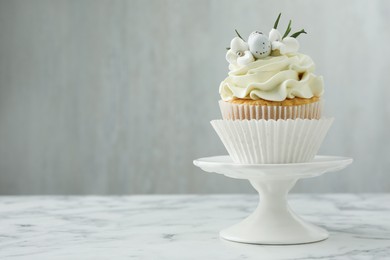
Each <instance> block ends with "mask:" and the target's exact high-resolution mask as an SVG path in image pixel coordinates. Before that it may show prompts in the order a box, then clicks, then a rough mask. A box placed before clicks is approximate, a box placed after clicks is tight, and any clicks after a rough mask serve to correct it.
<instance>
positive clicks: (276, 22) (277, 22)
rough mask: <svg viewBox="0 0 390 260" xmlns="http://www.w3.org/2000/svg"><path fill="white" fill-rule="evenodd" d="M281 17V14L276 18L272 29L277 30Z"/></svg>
mask: <svg viewBox="0 0 390 260" xmlns="http://www.w3.org/2000/svg"><path fill="white" fill-rule="evenodd" d="M281 15H282V13H279V15H278V18H277V19H276V21H275V23H274V29H278V24H279V20H280V16H281Z"/></svg>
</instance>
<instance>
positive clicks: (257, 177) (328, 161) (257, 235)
mask: <svg viewBox="0 0 390 260" xmlns="http://www.w3.org/2000/svg"><path fill="white" fill-rule="evenodd" d="M351 163H352V159H351V158H345V157H336V156H316V157H315V159H314V160H313V161H312V162H308V163H292V164H252V165H251V164H244V165H243V164H235V163H233V162H232V160H231V159H230V157H229V156H215V157H207V158H201V159H198V160H195V161H194V164H195V165H196V166H198V167H200V168H202V170H204V171H206V172H215V173H219V174H224V175H226V176H228V177H231V178H236V179H247V180H249V182H250V183H251V184H252V186H253V187H254V188H255V189H256V190H257V191H258V193H259V195H260V203H259V205H258V206H257V208H256V210H255V211H254V212H253V213H252V214H251V215H250V216H249V217H247V218H246V219H244V220H243V221H241V222H240V223H238V224H236V225H233V226H231V227H229V228H227V229H224V230H222V231H221V232H220V236H221V237H222V238H224V239H227V240H230V241H235V242H241V243H251V244H272V245H286V244H302V243H311V242H317V241H321V240H324V239H326V238H328V236H329V234H328V232H327V231H326V230H324V229H322V228H320V227H317V226H315V225H313V224H310V223H308V222H306V221H305V220H303V219H302V218H301V217H299V216H298V215H297V214H295V213H294V212H293V211H292V210H291V209H290V207H289V205H288V203H287V194H288V192H289V191H290V189H291V188H292V187H293V186H294V185H295V183H296V181H297V180H298V179H301V178H309V177H315V176H319V175H321V174H323V173H326V172H334V171H338V170H341V169H343V168H345V167H346V166H347V165H349V164H351Z"/></svg>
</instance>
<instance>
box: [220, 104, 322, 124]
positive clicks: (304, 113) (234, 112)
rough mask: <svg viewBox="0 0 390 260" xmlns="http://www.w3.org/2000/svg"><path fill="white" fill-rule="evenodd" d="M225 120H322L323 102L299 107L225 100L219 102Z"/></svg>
mask: <svg viewBox="0 0 390 260" xmlns="http://www.w3.org/2000/svg"><path fill="white" fill-rule="evenodd" d="M219 107H220V109H221V113H222V118H223V119H232V120H244V119H248V120H251V119H256V120H261V119H266V120H268V119H274V120H278V119H284V120H286V119H296V118H303V119H305V118H307V119H320V118H321V111H322V101H321V100H320V101H317V102H313V103H310V104H304V105H299V106H256V105H246V104H234V103H230V102H226V101H223V100H220V101H219Z"/></svg>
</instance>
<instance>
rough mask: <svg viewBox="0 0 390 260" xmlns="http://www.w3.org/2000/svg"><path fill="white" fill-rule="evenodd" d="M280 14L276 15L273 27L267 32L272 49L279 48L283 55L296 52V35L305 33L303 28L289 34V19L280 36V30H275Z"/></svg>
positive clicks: (297, 45)
mask: <svg viewBox="0 0 390 260" xmlns="http://www.w3.org/2000/svg"><path fill="white" fill-rule="evenodd" d="M281 15H282V14H281V13H280V14H279V15H278V18H277V19H276V21H275V24H274V28H272V30H271V31H270V32H269V37H268V38H269V41H270V42H271V45H272V50H273V51H274V50H279V52H280V54H282V55H284V54H287V53H294V52H298V50H299V42H298V41H297V39H296V38H297V37H298V36H299V35H300V34H301V33H306V32H305V30H303V29H302V30H300V31H298V32H295V33H293V34H291V35H290V36H288V35H289V33H290V32H291V20H290V22H289V23H288V25H287V29H286V32H285V33H284V35H283V36H282V35H281V34H280V32H279V31H278V30H277V28H278V24H279V20H280V16H281Z"/></svg>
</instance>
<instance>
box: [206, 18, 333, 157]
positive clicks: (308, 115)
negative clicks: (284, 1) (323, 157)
mask: <svg viewBox="0 0 390 260" xmlns="http://www.w3.org/2000/svg"><path fill="white" fill-rule="evenodd" d="M280 16H281V15H280V14H279V16H278V18H277V19H276V22H275V24H274V27H273V29H272V30H271V31H270V33H269V35H268V36H266V35H264V34H263V33H261V32H259V31H254V32H252V33H251V34H250V35H249V37H248V40H247V41H245V40H244V39H243V37H241V35H240V34H239V33H238V32H237V31H236V34H237V37H235V38H233V40H232V41H231V43H230V47H229V48H228V51H227V54H226V59H227V61H228V62H229V73H228V77H227V78H226V79H225V80H223V81H222V82H221V84H220V87H219V93H220V95H221V100H220V101H219V106H220V109H221V113H222V118H223V119H222V120H213V121H212V122H211V124H212V125H213V127H214V129H215V130H216V132H217V134H218V135H219V137H220V139H221V141H222V142H223V144H224V145H225V147H226V149H227V151H228V152H229V154H230V156H231V158H232V159H233V161H234V162H236V163H244V164H257V163H300V162H308V161H311V160H313V159H314V156H315V155H316V153H317V152H318V149H319V148H320V145H321V143H322V141H323V139H324V137H325V135H326V133H327V131H328V129H329V128H330V126H331V124H332V122H333V118H324V117H323V116H322V100H321V96H322V95H323V92H324V83H323V78H322V77H321V76H317V75H315V74H314V70H315V65H314V62H313V60H312V59H311V58H310V57H309V56H308V55H305V54H302V53H299V52H298V50H299V42H298V40H297V37H298V36H300V35H301V34H306V32H305V30H303V29H302V30H300V31H297V32H295V33H291V34H290V32H291V20H290V22H289V24H288V26H287V29H286V30H285V33H284V34H283V35H282V34H281V33H280V32H279V31H278V29H277V28H278V24H279V20H280Z"/></svg>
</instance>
